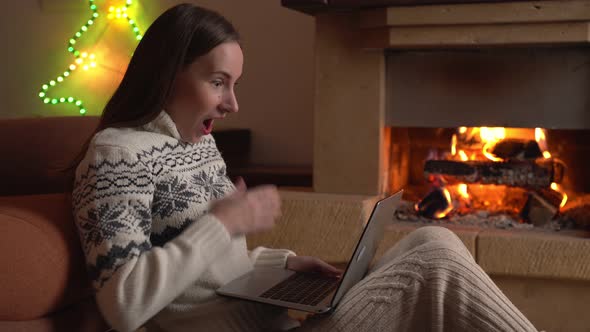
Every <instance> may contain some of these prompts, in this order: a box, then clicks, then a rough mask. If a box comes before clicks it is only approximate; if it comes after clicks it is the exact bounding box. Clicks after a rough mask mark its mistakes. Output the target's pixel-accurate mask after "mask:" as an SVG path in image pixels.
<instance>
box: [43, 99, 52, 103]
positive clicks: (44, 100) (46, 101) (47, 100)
mask: <svg viewBox="0 0 590 332" xmlns="http://www.w3.org/2000/svg"><path fill="white" fill-rule="evenodd" d="M50 101H51V99H49V98H45V99H43V102H44V103H45V104H49V102H50Z"/></svg>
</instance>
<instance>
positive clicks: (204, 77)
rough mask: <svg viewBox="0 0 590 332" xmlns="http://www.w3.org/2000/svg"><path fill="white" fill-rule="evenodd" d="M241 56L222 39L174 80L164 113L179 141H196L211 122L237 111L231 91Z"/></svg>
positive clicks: (210, 127) (239, 50) (232, 44)
mask: <svg viewBox="0 0 590 332" xmlns="http://www.w3.org/2000/svg"><path fill="white" fill-rule="evenodd" d="M243 64H244V55H243V54H242V48H241V47H240V45H239V44H238V43H237V42H226V43H223V44H220V45H218V46H216V47H215V48H213V49H212V50H211V51H209V53H207V54H205V55H203V56H201V57H199V58H197V59H196V60H195V61H193V62H192V63H191V64H190V65H188V66H187V67H186V68H185V69H184V70H183V71H181V72H180V73H179V74H178V75H177V76H176V80H175V82H174V86H173V91H172V95H171V97H170V99H169V100H168V103H167V104H166V112H167V113H168V114H169V115H170V117H171V118H172V120H173V121H174V123H175V124H176V128H177V129H178V132H179V133H180V136H181V138H182V139H183V140H185V141H187V142H190V143H196V142H198V141H199V139H200V138H201V137H202V136H203V135H207V134H209V133H211V130H213V122H214V121H215V120H216V119H223V118H224V117H225V116H226V115H227V114H228V113H231V112H237V111H238V102H237V100H236V95H235V93H234V87H235V85H236V81H237V80H238V79H239V78H240V76H241V75H242V66H243Z"/></svg>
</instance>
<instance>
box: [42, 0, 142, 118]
mask: <svg viewBox="0 0 590 332" xmlns="http://www.w3.org/2000/svg"><path fill="white" fill-rule="evenodd" d="M132 4H133V1H132V0H126V1H125V4H124V5H123V6H121V7H116V8H115V7H113V6H111V7H110V8H109V13H110V12H112V11H114V12H115V16H116V15H117V13H119V16H120V18H122V19H126V20H127V23H128V25H129V27H130V30H131V31H132V32H133V34H134V35H135V39H136V40H141V38H142V37H143V35H142V33H141V31H140V29H139V27H138V26H137V24H136V23H135V21H134V20H133V19H131V17H130V16H129V14H128V13H127V11H128V9H129V7H130V6H131V5H132ZM88 7H89V8H90V12H91V14H90V17H89V18H88V19H87V20H86V21H85V23H84V24H83V25H82V26H81V27H80V29H79V30H78V31H76V32H75V33H74V35H73V36H72V37H71V38H70V39H69V40H68V43H67V50H68V52H69V53H70V54H72V55H73V56H74V61H73V63H72V64H70V65H69V66H68V69H66V70H65V71H63V73H62V74H60V75H58V76H57V77H56V78H55V79H52V80H50V81H49V82H48V83H46V84H43V85H42V87H41V91H39V92H38V96H39V98H41V100H42V101H43V103H44V104H51V105H57V104H59V103H69V104H73V105H75V106H76V107H78V111H79V113H80V114H86V112H87V110H86V108H85V107H84V103H83V102H82V100H80V99H78V98H75V97H72V96H68V97H53V98H52V97H49V96H48V95H49V90H51V89H52V88H53V87H56V86H57V85H59V84H62V83H64V82H65V81H66V78H68V77H70V76H71V74H72V73H73V72H74V71H76V70H77V69H79V68H82V69H83V70H84V71H88V70H90V69H91V68H96V66H97V62H96V56H95V55H94V54H92V53H88V52H86V51H84V52H81V51H80V50H78V49H77V45H78V43H79V41H80V38H81V37H82V36H84V34H85V33H86V32H88V30H89V29H90V27H91V26H92V25H94V23H95V20H96V19H98V18H99V17H100V15H99V13H98V6H97V5H96V4H95V0H88ZM111 8H112V9H113V10H111ZM117 10H118V12H117Z"/></svg>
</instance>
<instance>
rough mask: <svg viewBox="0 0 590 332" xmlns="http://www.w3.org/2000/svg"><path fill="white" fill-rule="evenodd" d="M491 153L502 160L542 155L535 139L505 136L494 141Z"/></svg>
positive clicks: (531, 157)
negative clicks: (498, 140) (496, 141)
mask: <svg viewBox="0 0 590 332" xmlns="http://www.w3.org/2000/svg"><path fill="white" fill-rule="evenodd" d="M491 152H492V154H493V155H494V156H496V157H498V158H502V159H504V160H508V159H511V160H527V159H537V158H541V157H543V152H541V148H539V143H537V141H535V140H529V141H527V140H521V139H515V138H506V139H503V140H501V141H500V142H498V143H496V145H495V146H494V148H493V149H492V151H491Z"/></svg>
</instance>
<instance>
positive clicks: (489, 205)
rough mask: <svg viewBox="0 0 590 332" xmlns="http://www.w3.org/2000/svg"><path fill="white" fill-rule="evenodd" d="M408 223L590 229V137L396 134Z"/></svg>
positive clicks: (496, 131) (395, 179)
mask: <svg viewBox="0 0 590 332" xmlns="http://www.w3.org/2000/svg"><path fill="white" fill-rule="evenodd" d="M390 130H391V135H390V137H391V144H390V145H389V146H390V149H391V150H390V163H389V165H390V170H389V179H390V180H389V190H388V191H389V192H394V191H396V190H398V189H401V188H404V189H405V200H406V201H405V202H404V204H403V205H402V206H401V207H400V209H398V212H397V213H396V216H397V218H398V219H400V220H410V221H422V222H450V223H458V224H465V225H475V226H482V227H497V228H512V227H513V228H534V227H542V228H546V229H552V230H560V229H564V228H566V229H571V228H580V229H584V228H590V175H588V174H587V170H588V169H590V158H588V155H589V153H590V146H588V142H590V139H589V138H590V130H565V129H544V128H505V127H458V128H416V127H390Z"/></svg>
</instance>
